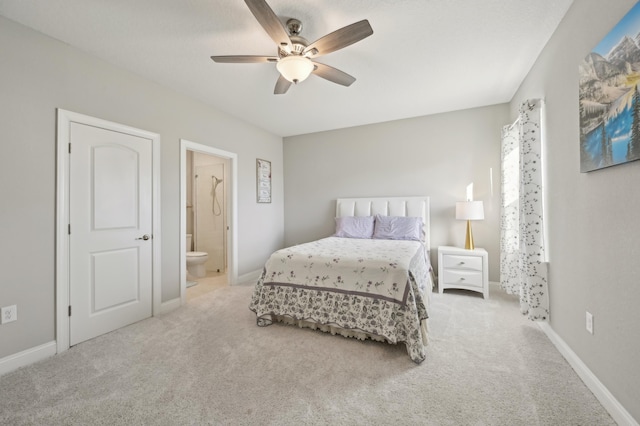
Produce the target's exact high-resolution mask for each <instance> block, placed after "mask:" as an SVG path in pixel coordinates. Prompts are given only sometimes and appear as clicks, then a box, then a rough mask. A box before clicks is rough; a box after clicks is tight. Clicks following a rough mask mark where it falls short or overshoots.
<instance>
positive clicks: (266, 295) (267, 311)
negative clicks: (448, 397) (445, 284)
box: [249, 271, 432, 363]
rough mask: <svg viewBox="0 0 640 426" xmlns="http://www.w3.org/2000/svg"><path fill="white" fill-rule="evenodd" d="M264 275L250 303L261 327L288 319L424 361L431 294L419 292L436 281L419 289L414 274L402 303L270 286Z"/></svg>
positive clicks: (288, 321)
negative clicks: (401, 349)
mask: <svg viewBox="0 0 640 426" xmlns="http://www.w3.org/2000/svg"><path fill="white" fill-rule="evenodd" d="M265 273H266V271H265V272H263V273H262V276H261V277H260V279H259V280H258V283H257V284H256V287H255V290H254V293H253V296H252V299H251V303H250V305H249V309H251V310H252V311H253V312H255V313H256V317H257V324H258V325H259V326H268V325H271V324H272V323H273V322H274V321H283V322H285V323H289V324H296V325H299V326H303V327H310V328H317V329H319V330H321V331H325V332H331V333H333V334H335V333H338V334H341V335H344V336H346V337H355V338H372V339H374V340H380V341H386V342H389V343H392V344H398V343H404V344H405V346H406V348H407V352H408V354H409V357H410V358H411V359H412V360H413V361H414V362H416V363H420V362H422V361H423V360H424V359H425V356H426V351H425V346H426V344H427V327H426V320H427V318H428V314H427V308H426V306H427V303H428V302H427V301H428V297H429V295H428V294H423V293H422V292H421V291H420V288H427V289H429V290H430V289H431V288H432V283H427V284H426V285H425V283H422V284H423V285H418V283H417V282H416V280H415V279H414V277H413V275H412V274H410V276H409V287H410V291H409V292H408V296H407V299H406V303H404V304H401V303H396V302H393V301H389V300H384V299H379V298H371V297H367V296H363V295H361V294H348V293H343V292H332V291H330V290H326V289H324V290H316V289H309V288H303V287H292V286H281V285H277V284H275V283H268V284H265V282H264V279H265ZM427 279H430V278H427Z"/></svg>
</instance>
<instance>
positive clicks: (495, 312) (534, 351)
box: [0, 286, 615, 425]
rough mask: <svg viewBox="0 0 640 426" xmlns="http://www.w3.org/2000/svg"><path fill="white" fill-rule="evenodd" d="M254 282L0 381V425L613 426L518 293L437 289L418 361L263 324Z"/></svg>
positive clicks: (396, 350) (385, 349)
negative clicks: (423, 355) (252, 306)
mask: <svg viewBox="0 0 640 426" xmlns="http://www.w3.org/2000/svg"><path fill="white" fill-rule="evenodd" d="M251 290H252V288H251V287H248V286H236V287H225V288H220V289H217V290H214V291H213V292H210V293H207V294H203V295H201V296H199V297H197V298H194V299H192V300H190V301H189V302H188V303H187V305H186V306H184V307H182V308H180V309H178V310H176V311H174V312H172V313H170V314H167V315H164V316H162V317H158V318H151V319H148V320H145V321H142V322H139V323H137V324H134V325H132V326H129V327H126V328H124V329H121V330H118V331H115V332H113V333H110V334H107V335H105V336H102V337H99V338H96V339H93V340H91V341H88V342H85V343H83V344H80V345H78V346H76V347H74V348H71V349H70V350H69V351H67V352H65V353H63V354H62V355H58V356H55V357H52V358H50V359H48V360H45V361H42V362H40V363H37V364H34V365H31V366H29V367H26V368H22V369H20V370H17V371H15V372H13V373H10V374H7V375H5V376H3V377H1V378H0V424H2V425H114V424H115V425H208V424H221V425H252V424H256V425H305V424H331V425H357V424H362V425H392V424H402V425H613V424H615V423H614V421H613V420H612V419H611V418H610V417H609V415H608V414H607V413H606V411H605V410H604V409H603V408H602V406H601V405H600V404H599V402H598V401H597V400H596V398H595V397H594V396H593V395H592V394H591V392H590V391H589V390H588V389H587V388H586V387H585V386H584V384H583V383H582V382H581V381H580V379H579V378H578V376H577V375H576V374H575V373H574V372H573V370H572V369H571V367H570V366H569V365H568V363H567V362H566V361H565V360H564V359H563V358H562V356H561V355H560V354H559V353H558V352H557V351H556V350H555V348H554V346H553V345H552V344H551V343H550V342H549V340H548V339H547V338H546V336H545V335H544V334H543V333H542V332H541V331H540V329H539V328H538V327H537V326H536V325H535V324H532V323H530V322H528V321H527V320H525V319H524V318H523V317H522V316H521V315H520V314H519V312H518V308H517V304H516V302H515V300H513V299H512V298H510V297H507V296H506V295H505V294H504V293H502V292H501V291H500V290H498V289H497V287H492V288H491V299H489V300H483V299H482V298H481V297H478V296H479V295H476V294H474V293H465V292H456V291H452V292H451V293H445V294H444V295H442V296H441V295H438V294H435V295H434V298H433V302H432V307H431V317H432V318H431V320H430V333H431V334H430V335H431V342H430V345H429V348H428V351H427V359H426V361H424V362H423V363H422V364H421V365H416V364H414V363H413V362H412V361H411V360H410V359H409V357H408V356H407V353H406V350H405V348H404V346H392V345H388V344H383V343H376V342H360V341H356V340H352V339H346V338H344V337H341V336H331V335H328V334H324V333H321V332H318V331H312V330H307V329H298V328H295V327H291V326H283V325H272V326H270V327H266V328H259V327H257V326H256V325H255V315H254V314H253V313H252V312H250V311H249V310H248V309H247V305H248V304H249V298H250V294H251Z"/></svg>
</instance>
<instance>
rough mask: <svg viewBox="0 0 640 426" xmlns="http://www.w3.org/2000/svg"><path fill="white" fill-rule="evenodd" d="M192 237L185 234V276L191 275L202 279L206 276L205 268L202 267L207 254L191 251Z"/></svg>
mask: <svg viewBox="0 0 640 426" xmlns="http://www.w3.org/2000/svg"><path fill="white" fill-rule="evenodd" d="M192 240H193V235H191V234H187V276H188V275H189V274H190V275H193V276H194V277H196V278H202V277H204V276H206V275H207V268H206V267H205V266H204V264H205V262H206V261H207V259H209V254H208V253H206V252H204V251H191V247H192V245H191V242H192Z"/></svg>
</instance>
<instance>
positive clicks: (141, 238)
mask: <svg viewBox="0 0 640 426" xmlns="http://www.w3.org/2000/svg"><path fill="white" fill-rule="evenodd" d="M149 238H151V237H150V236H149V235H147V234H144V235H143V236H142V237H138V238H136V240H145V241H147V240H148V239H149Z"/></svg>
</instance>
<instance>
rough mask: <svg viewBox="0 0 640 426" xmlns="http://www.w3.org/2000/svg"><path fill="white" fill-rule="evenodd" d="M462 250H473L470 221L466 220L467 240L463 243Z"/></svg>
mask: <svg viewBox="0 0 640 426" xmlns="http://www.w3.org/2000/svg"><path fill="white" fill-rule="evenodd" d="M464 248H465V249H467V250H473V249H474V248H475V247H474V245H473V233H472V232H471V221H470V220H467V238H466V239H465V241H464Z"/></svg>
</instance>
